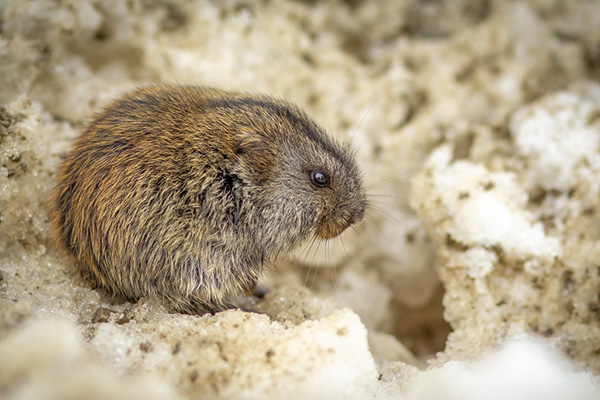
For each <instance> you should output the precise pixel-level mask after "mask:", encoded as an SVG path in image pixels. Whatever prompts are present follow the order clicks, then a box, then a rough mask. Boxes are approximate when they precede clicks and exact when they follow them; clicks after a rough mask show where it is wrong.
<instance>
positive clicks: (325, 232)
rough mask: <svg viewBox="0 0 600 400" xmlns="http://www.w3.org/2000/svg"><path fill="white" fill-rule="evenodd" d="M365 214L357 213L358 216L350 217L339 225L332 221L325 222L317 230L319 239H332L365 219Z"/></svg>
mask: <svg viewBox="0 0 600 400" xmlns="http://www.w3.org/2000/svg"><path fill="white" fill-rule="evenodd" d="M363 214H364V213H363V212H360V213H357V214H356V215H354V216H350V217H348V218H347V219H344V220H342V221H340V222H339V223H336V222H334V221H331V220H323V221H322V223H321V226H320V227H319V229H318V230H317V237H318V238H319V239H332V238H334V237H336V236H338V235H339V234H341V233H342V232H344V231H345V230H346V229H348V228H349V227H350V226H351V225H353V224H356V223H358V222H360V221H361V220H362V218H363Z"/></svg>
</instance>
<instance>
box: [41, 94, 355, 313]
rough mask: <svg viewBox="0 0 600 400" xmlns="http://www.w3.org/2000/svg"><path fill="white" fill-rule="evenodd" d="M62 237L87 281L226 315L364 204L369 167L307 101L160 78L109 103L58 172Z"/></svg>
mask: <svg viewBox="0 0 600 400" xmlns="http://www.w3.org/2000/svg"><path fill="white" fill-rule="evenodd" d="M52 203H53V210H52V223H53V226H54V229H55V231H56V234H57V236H58V238H59V240H60V242H62V244H63V245H64V247H66V249H67V250H68V252H70V253H71V254H72V255H73V256H74V258H75V264H76V266H77V269H78V270H79V271H80V272H81V274H82V276H83V277H84V278H85V279H86V280H88V281H90V282H91V283H92V284H95V285H97V286H100V287H103V288H105V289H106V290H108V291H109V292H111V293H112V294H113V295H117V296H121V297H124V298H126V299H128V300H133V301H135V300H137V299H139V298H140V297H147V296H156V297H159V298H162V299H163V300H165V301H166V302H167V303H168V305H170V306H172V308H173V309H174V310H176V311H179V312H184V313H204V312H217V311H220V310H223V309H226V308H230V307H232V300H233V299H235V298H236V297H238V296H239V295H241V294H243V293H250V292H251V291H252V290H253V288H255V287H256V285H257V282H258V278H259V276H260V274H261V272H262V270H263V267H264V266H265V265H267V264H269V263H272V262H273V261H274V260H275V259H276V257H277V256H279V255H281V254H285V253H287V252H289V251H291V250H292V249H294V248H295V247H296V246H297V245H299V244H300V243H301V242H303V241H304V240H306V239H308V238H309V237H311V236H312V235H314V236H316V237H318V238H321V239H328V238H332V237H335V236H336V235H338V234H340V233H341V232H342V231H344V230H345V229H346V228H348V227H349V226H350V225H352V224H354V223H357V222H359V221H360V220H361V219H362V217H363V215H364V211H365V206H366V195H365V191H364V188H363V183H362V176H361V172H360V170H359V167H358V165H357V163H356V161H355V159H354V156H353V153H352V152H351V151H350V149H349V146H348V145H342V144H340V143H338V142H336V141H335V140H333V139H332V138H330V137H329V136H327V135H326V134H325V132H324V130H323V129H322V128H321V127H320V126H319V125H317V124H316V123H315V122H313V121H312V120H311V119H310V118H309V117H308V116H307V115H306V114H305V113H304V112H303V111H302V110H301V109H299V108H298V107H296V106H294V105H293V104H290V103H289V102H286V101H284V100H280V99H276V98H273V97H269V96H266V95H250V94H244V93H236V92H227V91H222V90H218V89H212V88H208V87H201V86H175V85H156V86H149V87H145V88H140V89H137V90H135V91H133V92H131V93H129V94H127V95H125V96H124V97H122V98H121V99H118V100H116V101H114V102H113V103H112V104H110V105H109V106H108V107H107V108H105V109H104V110H103V111H101V112H100V113H99V114H98V115H97V116H96V117H95V119H94V120H93V121H92V122H91V123H89V125H88V126H87V128H86V129H85V130H84V132H83V134H82V135H81V136H80V137H79V138H77V139H76V140H75V142H74V144H73V148H72V150H71V152H70V153H69V155H68V156H67V158H66V159H65V160H64V162H63V163H62V165H61V167H60V169H59V171H58V173H57V186H56V189H55V190H54V192H53V196H52Z"/></svg>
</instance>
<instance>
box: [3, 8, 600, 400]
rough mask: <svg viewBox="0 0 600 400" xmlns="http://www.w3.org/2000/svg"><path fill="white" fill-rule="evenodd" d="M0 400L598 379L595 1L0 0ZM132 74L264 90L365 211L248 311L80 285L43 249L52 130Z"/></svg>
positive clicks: (255, 395) (559, 386) (599, 18)
mask: <svg viewBox="0 0 600 400" xmlns="http://www.w3.org/2000/svg"><path fill="white" fill-rule="evenodd" d="M0 26H1V29H0V360H1V362H0V397H2V398H8V399H68V398H74V399H75V398H81V394H82V393H85V394H86V395H88V396H89V397H90V398H98V399H106V398H111V399H137V398H139V399H155V398H156V399H192V398H194V399H196V398H211V399H212V398H217V399H218V398H222V399H229V398H236V399H237V398H239V399H261V400H264V399H281V398H286V399H307V398H314V399H340V398H344V399H366V398H377V399H387V398H401V399H431V398H436V399H442V400H443V399H448V400H451V399H501V398H502V399H506V398H512V399H521V398H523V399H525V398H527V399H530V398H544V399H588V398H589V399H596V398H600V389H599V379H598V374H600V355H599V354H600V297H599V296H600V246H599V245H598V242H599V239H600V179H599V177H600V85H599V84H598V81H599V80H600V74H599V72H598V71H599V70H600V3H599V2H597V1H589V0H575V1H573V0H543V1H542V0H539V1H538V0H530V1H520V2H513V1H503V0H457V1H451V2H450V1H448V2H434V1H421V2H416V1H413V0H400V1H396V0H377V1H361V0H358V1H343V0H331V1H322V2H302V1H291V0H287V1H284V0H272V1H264V2H249V1H242V0H239V1H238V0H230V1H200V0H197V1H183V0H132V1H120V0H107V1H98V0H59V1H53V0H38V1H22V0H4V1H0ZM151 82H180V83H195V84H203V85H210V86H216V87H220V88H224V89H232V90H242V91H248V92H266V93H270V94H272V95H275V96H279V97H284V98H287V99H289V100H291V101H293V102H295V103H297V104H298V105H300V106H301V107H303V108H305V109H306V111H307V112H308V113H309V114H310V115H312V116H313V117H314V119H315V120H317V121H318V122H319V123H321V124H322V125H323V126H325V127H326V128H327V130H328V131H329V132H331V134H332V135H335V136H337V137H339V138H341V139H348V140H351V141H352V143H353V144H354V147H355V148H356V151H357V152H356V157H357V159H358V162H359V163H360V164H361V166H362V168H363V170H364V173H365V180H366V185H367V186H368V191H369V196H370V203H371V207H370V209H369V211H368V214H367V216H366V218H365V220H364V221H363V222H362V223H361V224H360V225H359V226H357V227H356V231H353V230H349V231H348V232H345V233H344V234H343V235H342V237H341V238H337V239H334V240H331V241H328V242H326V243H321V244H309V245H307V246H306V247H304V248H300V249H298V251H297V252H295V253H294V254H293V255H292V256H291V257H289V259H281V260H279V261H278V262H277V264H276V265H275V266H273V269H272V270H271V271H269V272H268V273H267V274H266V276H265V277H264V281H263V285H264V286H266V287H268V288H269V289H271V291H270V292H269V294H267V296H265V298H264V299H261V300H258V299H245V300H243V302H244V306H246V307H247V308H251V309H254V310H256V311H258V312H260V313H249V312H242V311H239V310H231V311H227V312H223V313H220V314H217V315H214V316H211V315H207V316H190V315H179V314H172V313H169V312H168V311H167V310H165V309H164V308H163V307H162V306H161V304H159V303H157V302H156V301H155V300H153V299H143V300H141V301H139V302H138V303H136V304H131V303H128V302H124V301H123V300H121V299H115V298H111V297H110V296H108V295H107V294H106V293H104V292H102V291H100V290H96V289H93V288H90V287H89V286H88V285H86V284H85V283H84V282H82V281H81V280H80V278H79V277H78V276H77V274H76V273H75V272H74V270H73V268H72V266H73V261H72V260H71V259H70V258H69V257H68V256H67V255H66V254H64V253H63V252H61V251H60V250H58V249H57V248H56V246H55V245H54V244H53V238H52V237H53V235H52V232H51V230H50V227H49V223H48V205H47V199H48V194H49V193H50V191H51V190H52V187H53V186H54V175H55V171H56V169H57V167H58V165H59V164H60V162H61V161H62V159H64V157H65V154H66V153H67V152H68V150H69V146H70V144H71V142H72V141H73V139H74V138H75V137H77V135H78V134H79V132H80V131H81V129H82V127H83V126H84V125H85V123H86V122H87V121H89V119H91V118H92V117H93V115H94V113H95V112H96V111H97V110H98V109H99V108H100V107H102V106H103V105H106V104H107V103H108V102H109V101H110V100H111V99H113V98H115V97H117V96H119V95H121V94H122V93H124V92H126V91H127V90H130V89H132V88H134V87H136V86H139V85H143V84H148V83H151Z"/></svg>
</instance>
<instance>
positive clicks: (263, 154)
mask: <svg viewBox="0 0 600 400" xmlns="http://www.w3.org/2000/svg"><path fill="white" fill-rule="evenodd" d="M233 153H234V154H235V158H236V159H237V161H238V162H239V163H241V164H243V165H245V166H247V167H249V168H251V169H252V170H253V171H254V172H256V173H257V174H259V175H262V176H263V177H264V176H265V175H268V174H269V173H270V172H271V171H272V170H273V167H274V165H273V164H274V163H273V160H274V154H272V153H273V151H272V148H271V146H269V143H268V142H267V138H265V137H264V136H263V135H259V134H257V133H254V132H251V131H245V132H240V133H239V134H238V135H237V137H236V142H235V144H234V147H233Z"/></svg>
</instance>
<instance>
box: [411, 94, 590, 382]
mask: <svg viewBox="0 0 600 400" xmlns="http://www.w3.org/2000/svg"><path fill="white" fill-rule="evenodd" d="M599 89H600V87H599V86H597V85H588V86H586V87H585V90H583V89H573V91H569V92H558V93H555V94H550V95H547V96H545V97H543V98H541V99H540V100H538V101H536V102H533V103H532V104H530V105H527V106H525V107H523V108H521V109H520V110H518V111H517V112H515V113H514V114H513V115H512V117H511V119H510V135H511V137H512V138H513V139H512V141H513V143H512V145H513V146H514V151H515V153H516V154H517V157H518V159H517V160H516V162H517V164H515V163H514V162H515V159H506V160H505V164H506V165H508V164H512V165H513V168H514V167H515V165H518V166H519V168H518V169H517V168H515V170H514V171H512V172H504V171H502V172H496V171H494V170H492V169H491V168H494V166H495V165H498V164H499V163H500V162H501V160H499V159H496V160H495V162H493V163H488V165H489V166H486V165H485V163H483V162H473V161H467V160H464V159H454V158H453V149H452V147H451V146H450V145H443V146H440V147H439V148H438V149H436V150H435V151H434V152H433V153H432V155H431V157H430V158H429V160H428V161H427V162H426V164H425V166H424V168H423V170H422V171H421V172H420V173H419V174H417V175H416V176H415V177H414V180H413V186H412V189H413V190H412V204H413V205H414V207H415V209H416V210H417V211H418V213H419V215H421V217H422V221H423V222H424V224H425V226H426V227H427V230H428V231H429V232H430V234H431V236H432V237H433V238H434V239H435V240H436V242H437V243H438V244H439V246H440V248H439V257H440V277H441V279H442V281H443V283H444V287H445V289H446V294H445V296H444V306H445V313H444V317H445V318H446V320H447V321H448V322H449V323H450V324H451V325H452V328H453V330H454V332H453V333H452V334H451V335H450V337H449V341H448V343H447V347H446V352H445V355H444V357H443V358H442V359H447V358H452V357H454V356H458V355H465V354H468V353H478V352H479V351H481V349H483V348H485V347H487V346H489V345H491V344H493V343H497V342H499V341H501V340H502V338H504V337H506V336H507V335H512V334H514V333H516V332H518V331H520V330H525V331H529V332H535V333H538V334H540V335H542V336H545V337H547V338H550V339H551V341H552V342H554V343H555V344H556V345H557V346H558V347H559V348H561V349H562V350H563V351H565V352H566V353H567V354H569V355H570V356H571V357H572V358H574V359H576V360H578V361H579V362H581V363H582V364H584V365H587V366H588V367H591V368H593V369H594V370H598V368H600V359H599V358H598V356H597V353H598V341H597V338H598V337H600V336H599V335H600V323H599V321H600V318H599V316H598V309H599V300H598V299H599V297H598V296H599V293H600V270H599V269H598V266H597V260H598V257H599V256H600V252H599V251H600V246H599V245H598V240H599V239H600V236H599V234H600V233H599V231H598V229H597V226H598V225H597V224H598V222H599V221H598V217H597V216H596V210H598V209H599V207H600V196H599V194H600V193H599V192H598V184H597V182H598V179H597V177H598V176H600V175H598V173H600V170H598V161H599V160H600V146H599V144H598V138H600V123H599V121H598V117H597V116H598V115H600V114H598V113H599V112H600V98H599V97H598V90H599ZM565 171H567V172H565ZM592 177H596V178H594V179H592Z"/></svg>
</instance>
